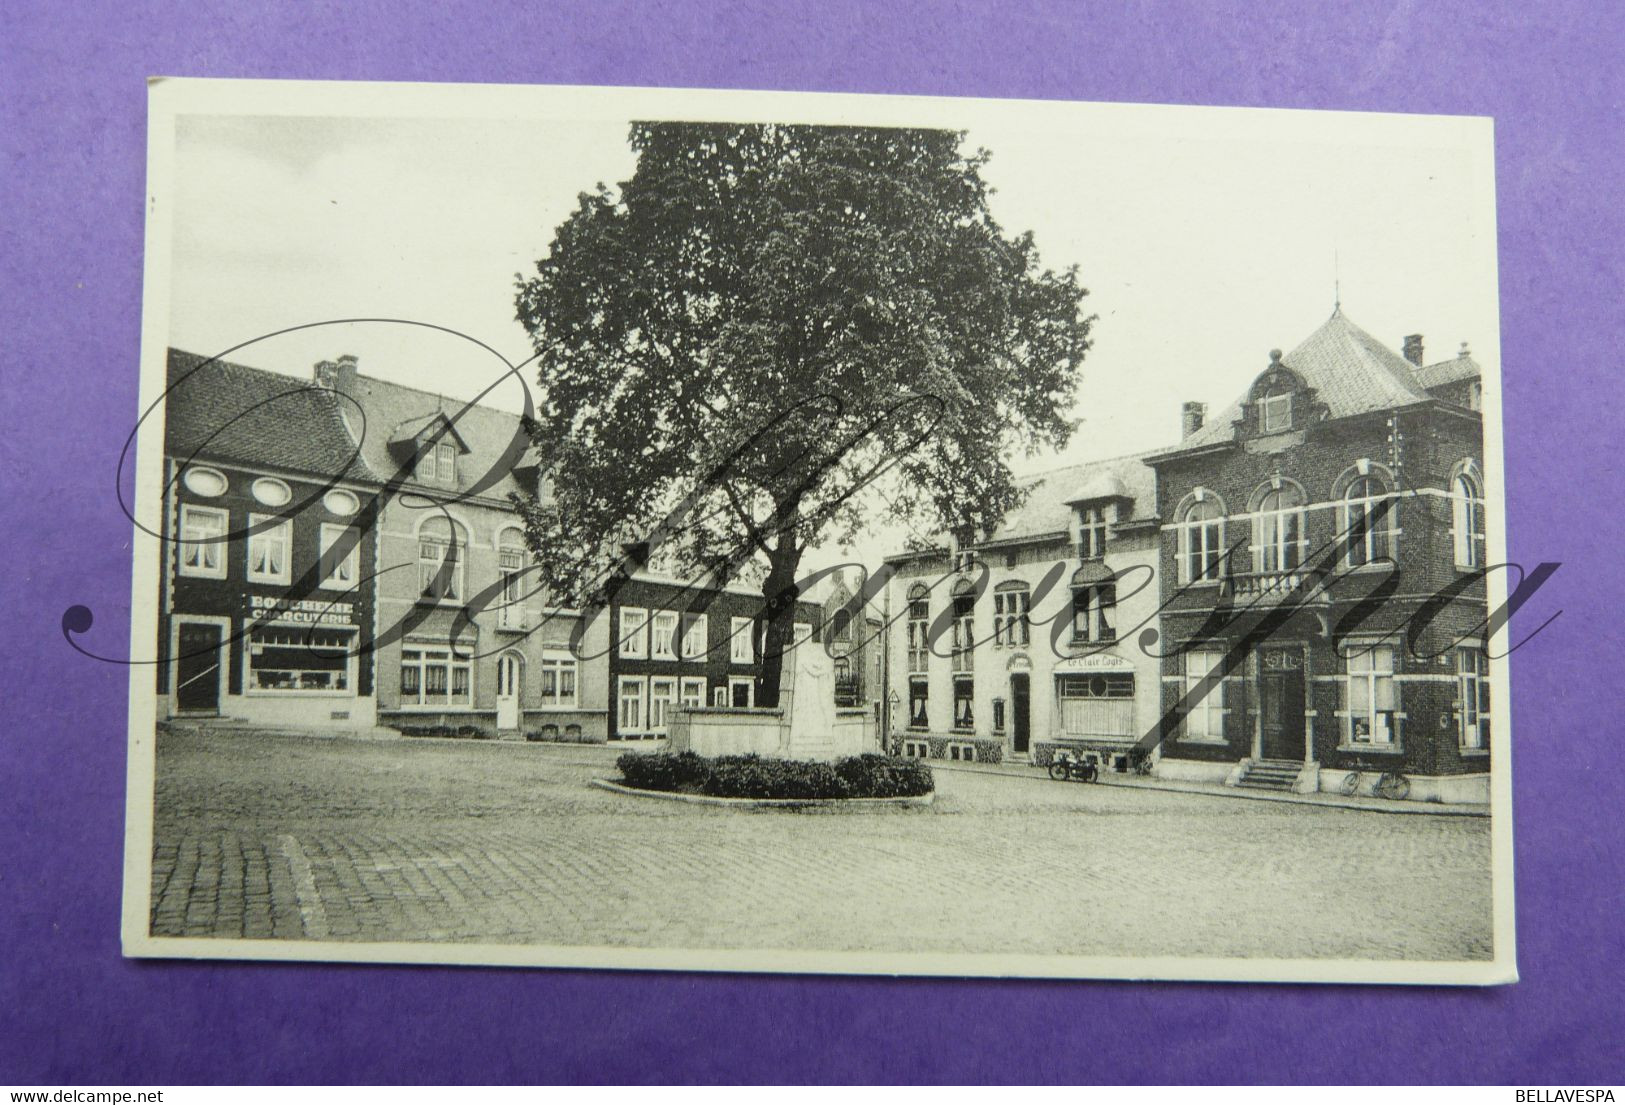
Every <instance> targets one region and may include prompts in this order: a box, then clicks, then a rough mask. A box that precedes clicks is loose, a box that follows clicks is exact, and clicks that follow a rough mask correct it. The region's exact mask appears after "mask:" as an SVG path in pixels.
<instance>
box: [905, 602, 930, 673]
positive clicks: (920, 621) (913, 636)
mask: <svg viewBox="0 0 1625 1105" xmlns="http://www.w3.org/2000/svg"><path fill="white" fill-rule="evenodd" d="M906 610H907V615H908V616H907V618H906V619H905V624H906V626H907V629H908V670H909V671H910V672H923V671H925V670H927V668H928V667H929V666H930V663H931V647H930V643H929V631H930V627H931V596H930V592H928V591H927V590H926V589H925V586H924V584H919V583H916V584H915V585H914V586H913V587H912V588H910V589H909V593H908V599H907V606H906Z"/></svg>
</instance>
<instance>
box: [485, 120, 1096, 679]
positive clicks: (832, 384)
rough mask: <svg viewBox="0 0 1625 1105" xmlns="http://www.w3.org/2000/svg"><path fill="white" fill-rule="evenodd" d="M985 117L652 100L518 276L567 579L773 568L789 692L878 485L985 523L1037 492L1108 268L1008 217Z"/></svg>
mask: <svg viewBox="0 0 1625 1105" xmlns="http://www.w3.org/2000/svg"><path fill="white" fill-rule="evenodd" d="M963 142H964V135H963V134H961V133H956V132H952V131H941V130H917V129H896V128H852V127H813V126H782V125H734V124H689V123H638V124H634V125H633V127H632V129H631V144H632V147H633V149H634V151H635V152H636V153H637V155H638V160H637V167H636V170H635V172H634V174H633V176H632V179H631V180H629V181H626V182H625V183H623V184H622V185H621V186H620V187H619V188H618V189H610V188H607V187H605V186H603V185H599V187H598V188H597V190H596V191H594V192H591V193H586V194H583V195H582V196H581V198H580V203H579V206H578V207H577V208H576V210H575V211H574V212H573V213H572V214H571V216H570V217H569V218H568V219H567V220H566V221H565V222H564V224H563V225H562V226H560V227H559V229H558V231H557V234H556V236H555V238H554V241H553V243H552V246H551V249H550V251H549V253H548V255H547V256H546V257H545V258H544V259H542V260H541V261H539V262H538V263H537V265H536V274H535V275H534V276H533V277H530V278H529V279H524V278H521V279H520V281H519V286H518V292H517V297H516V305H517V310H518V317H519V321H520V322H521V323H522V324H523V325H524V326H525V328H526V329H527V331H528V332H529V333H530V335H531V338H532V340H533V342H534V344H535V348H536V353H537V361H538V365H539V368H540V377H541V390H540V393H539V396H538V403H537V415H536V420H535V424H534V425H533V426H532V427H531V429H532V436H533V440H534V442H535V446H536V449H537V451H538V453H539V454H540V456H539V460H540V462H541V464H542V465H543V466H544V468H545V469H546V470H548V471H550V473H551V486H552V488H553V495H552V497H551V501H550V502H547V503H546V504H545V505H538V504H536V503H530V504H525V505H526V506H527V514H528V519H529V528H530V538H531V543H532V545H533V547H534V548H535V549H536V551H537V552H538V554H539V559H540V574H541V577H542V581H543V583H544V584H545V585H547V586H549V587H551V588H552V589H554V590H555V592H556V593H559V594H564V595H573V596H576V597H578V598H582V597H586V596H587V595H589V594H590V593H592V592H593V591H594V589H597V590H599V591H600V592H601V590H602V588H603V586H604V583H605V581H606V580H613V579H615V578H619V577H620V576H618V574H617V571H619V572H620V573H622V574H624V572H625V571H626V570H627V569H628V568H629V567H631V566H633V562H642V560H643V559H645V558H647V557H649V556H654V557H655V558H656V559H657V562H659V563H662V564H664V565H665V566H667V567H670V568H671V569H672V570H674V571H676V572H678V573H681V574H683V575H685V576H691V577H696V578H701V577H708V576H709V577H714V579H715V580H716V581H720V580H722V579H726V578H747V579H750V580H751V581H752V582H756V581H760V582H761V583H762V588H763V596H764V602H763V617H764V620H765V621H766V623H767V629H766V648H765V665H764V671H763V677H762V685H761V688H760V692H759V700H760V701H761V702H762V703H763V704H769V705H771V704H776V703H777V701H778V692H779V682H780V669H781V661H780V657H781V656H782V655H783V650H784V648H785V646H786V644H787V643H788V641H789V639H790V635H791V631H792V628H793V622H794V618H795V600H796V598H797V587H796V581H797V579H798V578H799V577H800V570H799V569H800V563H801V559H802V555H803V553H804V552H805V551H806V550H807V549H808V548H810V547H813V546H815V545H816V544H817V543H819V542H821V541H833V542H837V543H840V544H848V543H850V542H851V541H852V540H853V539H854V538H855V537H856V535H857V534H859V533H860V532H861V531H862V530H863V529H864V527H865V524H866V521H867V520H868V519H869V518H871V517H872V516H873V515H872V512H876V511H879V512H884V513H888V514H890V515H892V516H894V517H898V518H901V519H903V520H905V521H907V522H908V523H909V524H911V525H912V526H913V527H915V528H916V529H919V528H925V529H928V530H929V531H931V532H942V533H949V534H953V535H956V536H959V537H961V538H963V537H966V536H974V535H977V534H979V533H983V532H985V531H987V530H988V529H989V528H991V526H992V524H994V523H995V521H996V520H997V519H998V518H999V517H1000V516H1002V515H1003V514H1004V513H1005V512H1006V511H1007V510H1008V509H1010V507H1012V506H1013V505H1014V504H1015V503H1016V502H1017V501H1018V498H1019V493H1018V489H1017V487H1016V484H1015V482H1014V480H1013V478H1012V474H1011V470H1010V460H1011V459H1012V457H1013V455H1014V454H1015V453H1016V452H1017V451H1020V450H1026V451H1032V450H1034V449H1038V448H1043V447H1052V448H1058V447H1061V446H1064V445H1065V444H1066V442H1067V439H1068V437H1069V436H1070V433H1071V430H1072V423H1071V422H1070V421H1069V420H1068V418H1067V417H1066V412H1067V411H1068V410H1069V408H1070V407H1071V405H1072V403H1073V400H1074V397H1075V391H1076V386H1077V379H1078V370H1079V367H1080V365H1081V363H1082V360H1083V357H1084V353H1085V351H1086V350H1087V349H1088V348H1089V326H1090V321H1091V320H1090V319H1089V318H1088V317H1085V315H1084V314H1083V311H1082V301H1083V298H1084V296H1085V295H1086V294H1087V292H1086V291H1085V289H1084V288H1082V287H1081V286H1080V285H1079V283H1078V279H1077V273H1076V270H1075V269H1068V270H1066V271H1064V272H1059V273H1057V272H1053V271H1047V270H1045V269H1043V268H1042V266H1041V265H1040V264H1039V261H1038V257H1037V253H1036V250H1035V248H1034V245H1033V240H1032V236H1031V234H1030V233H1029V234H1021V235H1016V236H1010V235H1007V234H1006V233H1005V232H1004V231H1003V229H1001V227H1000V226H999V224H998V223H997V222H996V221H995V220H994V218H993V216H992V214H991V212H990V211H989V208H988V196H989V188H988V186H987V184H986V183H985V182H984V181H983V179H982V173H981V170H982V167H983V165H984V164H985V162H986V159H987V156H988V155H987V153H986V152H985V151H979V152H976V153H973V154H967V153H965V152H963V151H962V149H961V147H962V145H963ZM628 550H631V552H630V553H629V552H628ZM628 556H630V558H631V559H630V560H627V559H625V558H627V557H628ZM617 565H619V568H617Z"/></svg>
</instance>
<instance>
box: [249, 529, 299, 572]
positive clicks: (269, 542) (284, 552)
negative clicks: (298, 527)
mask: <svg viewBox="0 0 1625 1105" xmlns="http://www.w3.org/2000/svg"><path fill="white" fill-rule="evenodd" d="M270 522H271V516H270V515H268V514H250V515H249V516H248V526H249V534H248V578H249V579H250V580H252V581H253V582H256V583H287V582H288V579H289V575H290V570H289V567H288V545H289V544H290V537H289V535H290V534H291V533H292V532H293V525H292V523H290V522H289V521H287V519H283V520H282V521H280V522H277V523H275V524H274V525H270V524H268V523H270Z"/></svg>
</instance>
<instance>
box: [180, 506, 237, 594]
mask: <svg viewBox="0 0 1625 1105" xmlns="http://www.w3.org/2000/svg"><path fill="white" fill-rule="evenodd" d="M197 515H204V516H212V517H214V518H216V519H218V521H219V523H220V528H219V532H218V533H216V534H214V536H213V538H209V537H208V536H207V535H199V536H198V537H190V536H188V530H189V529H190V528H192V526H193V524H194V523H193V521H192V520H193V519H194V518H195V517H196V516H197ZM177 528H178V529H179V531H180V536H181V539H180V542H179V547H178V550H177V557H176V571H177V572H178V574H180V575H183V576H186V577H188V578H192V579H225V578H226V568H227V565H226V553H227V551H228V548H229V546H228V543H227V541H226V534H227V533H229V532H230V531H231V512H230V511H229V510H227V509H226V508H225V507H219V506H203V505H202V504H200V503H182V504H181V509H180V518H179V520H178V522H177ZM193 547H195V548H197V549H198V552H199V555H198V567H195V568H194V567H190V566H189V565H188V564H187V563H186V558H187V551H188V549H189V548H193ZM211 550H212V551H213V554H214V566H213V567H210V566H209V565H208V564H207V563H206V560H207V557H208V553H209V552H210V551H211Z"/></svg>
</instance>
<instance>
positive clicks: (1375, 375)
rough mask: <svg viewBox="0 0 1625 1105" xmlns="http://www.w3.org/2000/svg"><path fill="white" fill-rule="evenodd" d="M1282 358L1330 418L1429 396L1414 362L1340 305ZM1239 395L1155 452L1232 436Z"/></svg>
mask: <svg viewBox="0 0 1625 1105" xmlns="http://www.w3.org/2000/svg"><path fill="white" fill-rule="evenodd" d="M1281 363H1282V364H1284V365H1285V366H1286V367H1287V368H1290V369H1292V371H1294V372H1296V373H1297V374H1298V375H1299V376H1300V377H1302V379H1303V381H1304V383H1305V384H1306V385H1307V386H1308V387H1311V388H1313V389H1314V390H1315V398H1316V400H1317V401H1318V402H1320V403H1324V404H1325V405H1326V409H1327V414H1328V417H1330V418H1348V417H1350V416H1352V415H1357V414H1367V413H1369V412H1372V411H1382V410H1393V409H1394V408H1396V407H1408V406H1411V405H1413V404H1416V403H1426V402H1428V401H1430V400H1431V399H1432V396H1430V395H1428V393H1427V391H1426V390H1425V389H1424V388H1423V387H1422V385H1421V384H1420V383H1419V382H1418V381H1417V378H1416V369H1415V366H1413V365H1412V364H1411V363H1410V362H1409V361H1407V360H1406V359H1405V358H1404V357H1402V356H1400V355H1399V354H1398V353H1396V352H1394V351H1393V350H1392V349H1389V348H1388V347H1387V346H1385V345H1383V344H1382V342H1380V341H1378V340H1377V339H1376V338H1374V337H1372V336H1371V335H1370V334H1368V333H1366V332H1365V331H1364V330H1362V329H1361V328H1360V327H1359V326H1357V325H1356V324H1355V323H1354V322H1353V321H1352V320H1351V319H1350V318H1349V317H1348V316H1347V315H1345V314H1344V313H1343V309H1342V308H1341V307H1339V308H1338V309H1337V310H1335V311H1333V312H1332V317H1331V318H1329V319H1327V320H1326V321H1325V322H1324V323H1323V324H1322V325H1321V327H1320V329H1318V330H1316V331H1315V332H1314V333H1313V334H1310V335H1309V336H1308V337H1307V338H1305V339H1304V340H1303V341H1302V343H1300V344H1299V345H1298V347H1297V348H1296V349H1294V350H1292V352H1290V353H1288V354H1287V355H1286V356H1284V357H1282V358H1281ZM1244 399H1245V396H1240V397H1238V398H1237V399H1236V400H1235V401H1234V402H1232V403H1230V404H1228V405H1226V406H1225V408H1224V409H1223V410H1221V411H1220V412H1219V413H1218V414H1216V415H1214V416H1213V417H1212V418H1209V419H1208V420H1207V421H1206V422H1205V423H1204V424H1203V426H1202V428H1201V429H1200V430H1197V431H1196V432H1195V433H1194V434H1192V435H1191V436H1189V437H1187V438H1185V440H1183V441H1181V442H1180V443H1179V444H1178V445H1176V446H1174V447H1172V448H1170V449H1165V450H1160V451H1159V452H1160V453H1162V454H1169V453H1180V452H1184V451H1185V450H1187V449H1200V448H1202V447H1203V446H1205V445H1217V444H1220V443H1222V442H1226V441H1230V440H1233V439H1234V437H1235V432H1236V430H1235V425H1234V423H1235V422H1236V421H1237V420H1238V419H1239V418H1240V417H1241V405H1242V402H1243V401H1244Z"/></svg>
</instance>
